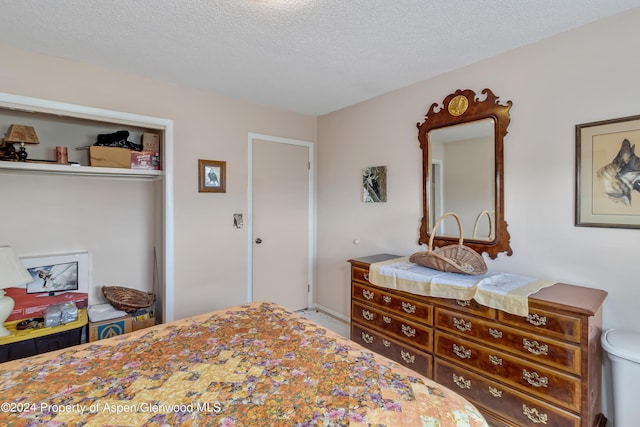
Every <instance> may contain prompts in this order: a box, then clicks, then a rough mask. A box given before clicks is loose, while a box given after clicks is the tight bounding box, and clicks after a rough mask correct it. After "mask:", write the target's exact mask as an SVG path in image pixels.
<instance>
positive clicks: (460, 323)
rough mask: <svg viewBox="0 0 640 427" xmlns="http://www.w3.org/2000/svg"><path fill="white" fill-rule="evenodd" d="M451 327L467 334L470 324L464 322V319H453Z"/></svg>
mask: <svg viewBox="0 0 640 427" xmlns="http://www.w3.org/2000/svg"><path fill="white" fill-rule="evenodd" d="M453 325H454V326H455V327H456V329H458V330H459V331H462V332H468V331H470V330H471V322H465V321H464V319H456V318H455V317H454V318H453Z"/></svg>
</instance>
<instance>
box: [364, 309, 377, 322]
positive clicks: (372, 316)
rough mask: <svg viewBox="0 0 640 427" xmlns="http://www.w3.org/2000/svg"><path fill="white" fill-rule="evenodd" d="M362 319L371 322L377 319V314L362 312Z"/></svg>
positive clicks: (367, 311)
mask: <svg viewBox="0 0 640 427" xmlns="http://www.w3.org/2000/svg"><path fill="white" fill-rule="evenodd" d="M362 317H364V318H365V320H369V321H371V320H373V318H374V317H375V314H373V313H372V312H370V311H369V310H362Z"/></svg>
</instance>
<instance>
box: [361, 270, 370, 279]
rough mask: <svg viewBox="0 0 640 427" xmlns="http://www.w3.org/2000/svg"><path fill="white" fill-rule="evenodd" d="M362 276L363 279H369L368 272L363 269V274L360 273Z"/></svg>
mask: <svg viewBox="0 0 640 427" xmlns="http://www.w3.org/2000/svg"><path fill="white" fill-rule="evenodd" d="M362 276H363V277H364V280H367V281H368V280H369V272H368V271H365V272H364V274H363V275H362Z"/></svg>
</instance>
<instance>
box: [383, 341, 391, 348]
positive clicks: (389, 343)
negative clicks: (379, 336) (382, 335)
mask: <svg viewBox="0 0 640 427" xmlns="http://www.w3.org/2000/svg"><path fill="white" fill-rule="evenodd" d="M382 345H384V346H385V347H391V342H390V341H387V340H382Z"/></svg>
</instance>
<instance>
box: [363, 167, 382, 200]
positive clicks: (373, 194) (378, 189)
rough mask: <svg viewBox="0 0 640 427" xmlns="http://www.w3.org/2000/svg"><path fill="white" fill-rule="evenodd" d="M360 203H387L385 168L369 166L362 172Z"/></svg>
mask: <svg viewBox="0 0 640 427" xmlns="http://www.w3.org/2000/svg"><path fill="white" fill-rule="evenodd" d="M362 201H363V202H365V203H376V202H386V201H387V167H386V166H370V167H367V168H364V170H363V171H362Z"/></svg>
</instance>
